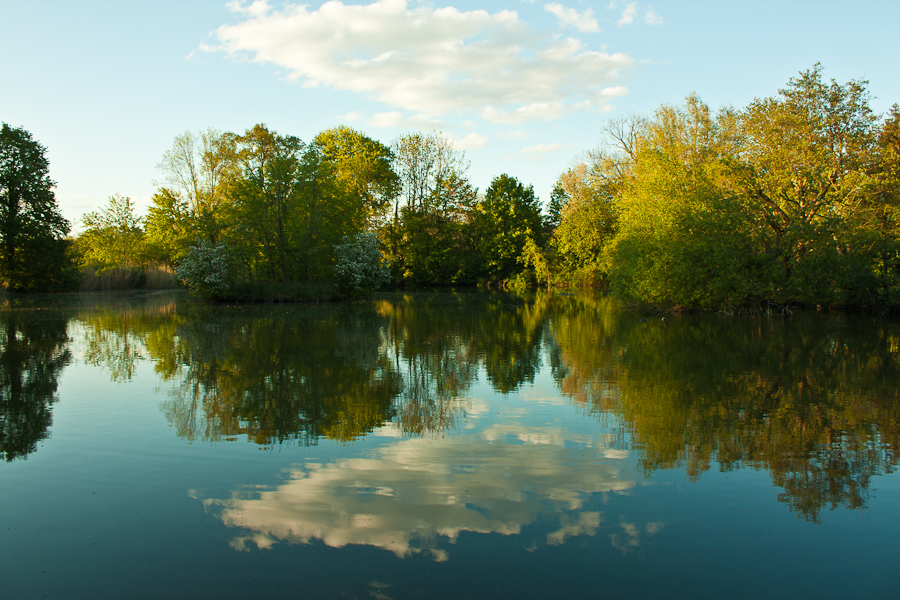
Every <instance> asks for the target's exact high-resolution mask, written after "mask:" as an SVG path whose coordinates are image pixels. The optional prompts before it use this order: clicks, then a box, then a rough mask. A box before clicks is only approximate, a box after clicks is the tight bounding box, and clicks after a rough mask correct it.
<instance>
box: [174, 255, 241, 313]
mask: <svg viewBox="0 0 900 600" xmlns="http://www.w3.org/2000/svg"><path fill="white" fill-rule="evenodd" d="M229 263H230V261H229V256H228V248H227V247H226V246H225V244H221V243H218V244H214V243H212V242H208V241H206V240H204V241H202V242H200V243H199V244H198V245H197V246H194V247H193V248H191V249H190V250H189V251H188V253H187V256H185V257H184V258H183V259H181V260H180V261H179V263H178V266H177V267H176V268H175V275H176V276H177V277H178V279H180V280H181V281H182V282H183V283H184V284H185V285H186V286H188V288H189V289H190V290H191V293H193V294H196V295H197V296H200V297H201V298H206V299H211V298H217V297H221V296H223V295H224V294H225V293H226V292H228V290H229V288H230V285H229V281H230V279H231V269H230V264H229Z"/></svg>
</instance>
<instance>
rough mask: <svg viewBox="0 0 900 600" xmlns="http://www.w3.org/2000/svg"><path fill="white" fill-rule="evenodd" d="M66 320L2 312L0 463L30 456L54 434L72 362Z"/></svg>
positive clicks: (7, 306) (6, 307)
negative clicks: (62, 384)
mask: <svg viewBox="0 0 900 600" xmlns="http://www.w3.org/2000/svg"><path fill="white" fill-rule="evenodd" d="M66 324H67V319H66V317H65V316H63V315H61V314H60V313H59V312H57V311H55V310H44V311H39V310H35V309H32V310H27V309H22V308H17V307H13V306H10V304H9V303H8V302H6V303H4V306H2V307H0V459H2V460H6V461H12V460H14V459H16V458H23V457H26V456H27V455H28V454H30V453H32V452H34V451H35V450H36V449H37V443H38V442H39V441H41V440H43V439H45V438H46V437H47V436H48V435H49V428H50V424H51V422H52V420H53V417H52V407H53V404H54V403H55V402H56V401H57V400H58V399H59V396H58V394H57V386H58V381H59V375H60V373H61V372H62V370H63V367H65V366H66V365H67V364H68V363H69V361H70V360H71V353H70V352H69V349H68V344H69V336H68V334H67V333H66Z"/></svg>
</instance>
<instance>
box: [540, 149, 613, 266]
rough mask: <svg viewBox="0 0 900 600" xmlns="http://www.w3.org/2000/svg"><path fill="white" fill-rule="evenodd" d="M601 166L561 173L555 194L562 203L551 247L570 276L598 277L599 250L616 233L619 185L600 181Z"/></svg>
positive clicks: (600, 252) (572, 169)
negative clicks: (561, 197) (553, 247)
mask: <svg viewBox="0 0 900 600" xmlns="http://www.w3.org/2000/svg"><path fill="white" fill-rule="evenodd" d="M601 169H602V163H601V164H598V163H593V164H592V165H591V166H590V167H589V166H588V165H587V164H585V163H580V164H578V165H576V166H575V167H573V168H571V169H569V170H568V171H567V172H566V173H564V174H563V175H562V176H561V177H560V178H559V181H558V182H557V187H558V189H559V190H560V191H559V192H557V193H558V194H561V195H562V196H563V197H564V198H565V199H566V204H565V206H564V207H563V209H562V217H561V220H560V222H559V224H558V226H557V227H556V230H555V235H554V245H555V246H556V249H557V250H558V252H559V254H560V258H561V260H562V261H563V262H564V263H565V267H566V269H567V270H568V271H569V272H570V273H571V274H573V275H576V274H577V275H579V276H582V277H587V278H589V279H597V278H599V277H601V276H602V270H603V269H602V266H601V257H602V253H603V248H604V247H605V246H606V245H607V244H608V243H609V241H610V240H611V239H612V236H613V235H615V233H616V230H617V229H618V213H617V210H616V200H617V196H618V195H619V194H620V193H621V183H620V182H618V181H617V182H615V183H610V182H609V181H607V180H606V178H604V177H603V175H604V173H603V171H602V170H601Z"/></svg>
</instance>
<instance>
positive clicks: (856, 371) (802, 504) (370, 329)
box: [0, 294, 900, 543]
mask: <svg viewBox="0 0 900 600" xmlns="http://www.w3.org/2000/svg"><path fill="white" fill-rule="evenodd" d="M92 302H93V301H89V300H86V299H83V298H82V299H79V300H77V301H76V302H74V303H73V305H72V306H69V307H68V308H67V310H68V312H65V311H61V310H54V311H38V310H30V311H29V310H24V309H20V308H21V307H20V308H16V309H15V310H13V309H12V308H9V307H7V308H8V309H7V310H5V311H3V312H0V319H2V324H0V326H2V332H0V336H2V337H0V342H2V343H0V349H2V359H0V368H2V396H0V398H2V407H0V410H2V415H3V420H2V443H3V455H2V456H3V458H4V459H6V460H11V459H13V458H15V457H18V456H23V455H25V454H27V453H28V452H31V451H34V448H35V447H36V443H37V441H38V440H40V439H42V437H43V436H46V432H47V429H48V427H49V424H50V406H51V405H52V404H53V402H55V400H56V387H57V378H58V376H59V373H60V371H61V370H62V369H63V368H64V367H65V365H66V364H68V363H69V362H70V358H71V353H70V351H69V350H68V348H69V347H70V346H72V347H75V348H77V352H76V354H77V356H79V357H81V358H82V359H83V360H84V361H85V362H86V363H88V364H91V365H96V366H102V367H103V368H105V369H106V370H107V372H108V373H109V375H110V378H111V379H113V380H116V381H128V380H130V379H131V378H132V377H133V376H134V373H135V369H136V368H137V366H138V365H139V364H141V363H142V362H144V361H152V364H153V367H154V369H155V371H156V373H157V374H158V375H159V377H160V379H161V380H162V381H164V382H167V385H166V386H163V388H164V389H165V390H166V391H165V392H164V393H165V394H166V395H165V396H164V399H163V400H162V401H161V409H162V412H163V414H164V415H165V418H166V419H167V420H168V421H169V423H171V424H172V426H173V427H174V430H175V432H176V433H177V435H179V436H181V437H182V438H184V439H186V440H189V441H220V440H234V439H249V440H251V441H253V442H255V443H258V444H260V445H264V446H268V445H274V444H280V443H286V442H292V443H299V444H315V443H317V442H318V440H320V439H322V438H330V439H334V440H338V441H341V442H346V443H350V442H352V441H353V440H357V439H360V438H361V437H363V436H366V435H368V434H370V433H371V432H373V431H383V430H384V428H385V427H387V426H390V427H393V428H395V431H396V432H397V433H398V435H400V436H401V437H403V438H412V439H401V440H399V441H398V447H401V446H402V447H412V446H415V445H416V444H417V443H419V442H418V441H417V439H418V438H422V439H426V440H431V441H435V440H438V439H443V438H442V437H441V436H444V435H445V434H453V433H454V432H459V431H462V430H463V429H464V428H465V427H466V426H469V424H470V423H469V419H467V411H470V410H471V409H472V403H473V402H474V401H476V400H477V402H480V403H482V404H485V403H488V404H489V403H494V402H503V398H504V397H505V396H506V395H510V394H513V393H516V392H521V391H523V390H527V389H528V387H529V386H530V385H531V384H532V383H534V382H536V381H537V380H538V378H539V376H540V375H541V374H542V373H544V376H545V377H547V376H549V377H552V380H553V381H554V382H555V384H556V386H557V388H558V390H559V396H558V399H560V401H562V402H569V403H570V404H571V405H572V406H574V407H575V409H576V411H575V412H576V413H581V414H582V415H583V416H584V418H585V419H586V422H588V423H593V426H594V427H597V428H602V429H604V430H605V431H615V432H617V433H616V434H615V435H616V440H617V441H616V442H615V444H613V445H610V446H609V447H610V448H613V449H615V450H616V451H631V452H632V453H633V455H634V457H635V460H636V461H637V464H638V465H639V467H640V469H641V470H642V471H643V472H644V474H646V475H650V474H652V473H653V472H655V471H658V470H661V469H683V470H684V471H685V472H686V473H687V474H688V476H689V477H690V478H693V479H697V478H699V477H701V476H702V474H703V473H704V472H705V471H706V470H708V469H710V468H712V467H713V466H715V467H717V468H718V469H720V470H725V471H727V470H732V469H739V468H752V469H757V470H763V471H765V472H767V473H768V474H769V476H770V477H771V479H772V481H773V483H774V484H775V485H777V486H778V487H779V488H780V492H779V493H778V496H777V498H778V500H779V501H781V502H784V503H785V504H786V505H787V506H788V507H789V508H790V509H791V510H794V511H796V512H797V513H798V514H799V515H800V516H802V517H803V518H806V519H809V520H811V521H817V520H819V519H820V518H821V517H822V511H823V510H824V509H827V508H837V507H843V508H857V507H861V506H864V505H865V503H866V502H867V500H868V495H869V492H868V490H869V486H870V481H871V478H872V477H874V476H878V475H881V474H885V473H890V472H892V471H893V470H894V469H895V468H896V465H897V462H898V452H900V398H898V394H900V329H898V326H897V323H895V322H891V321H884V320H877V319H871V318H865V317H860V316H853V315H850V316H835V315H803V314H798V315H797V316H796V317H794V318H793V319H787V320H782V319H760V318H757V319H743V318H719V317H716V316H691V317H687V318H683V319H670V320H669V323H668V324H667V325H663V324H662V323H661V322H659V321H658V320H655V319H649V320H642V319H641V317H640V315H636V314H633V313H630V312H626V311H620V310H617V309H616V306H615V304H614V303H613V302H612V301H611V300H610V299H608V298H593V299H591V298H584V297H575V296H561V295H555V296H554V295H542V296H538V297H536V298H527V299H525V298H518V297H514V296H505V295H487V296H484V295H477V294H469V295H466V294H461V295H455V294H434V295H421V296H418V295H416V296H399V295H398V296H385V297H382V298H381V299H379V300H376V301H373V302H368V303H360V304H354V305H333V306H328V305H319V306H275V307H272V306H269V307H209V306H203V305H198V304H195V303H192V302H189V301H186V300H185V299H184V297H180V298H178V297H172V296H166V295H158V296H154V297H152V298H149V299H148V298H143V299H137V300H134V299H132V300H122V301H117V302H115V303H109V302H106V301H104V302H100V301H97V302H95V303H92ZM13 308H15V307H13ZM63 315H69V316H68V317H67V316H63ZM67 319H71V320H70V322H69V325H68V331H69V334H67V325H66V321H67ZM479 379H481V380H482V384H484V383H487V384H488V385H489V387H490V389H491V390H493V394H490V393H488V394H487V396H485V397H479V398H474V399H473V391H472V390H473V389H475V388H476V385H475V384H476V383H478V382H479ZM478 389H479V390H484V389H485V388H484V386H482V387H480V388H478ZM483 393H485V392H483V391H479V392H478V394H483ZM563 410H566V411H569V412H568V413H567V414H571V411H572V409H571V408H565V409H563ZM529 418H530V417H529V416H528V415H527V414H526V415H522V418H521V423H520V426H521V427H522V428H523V429H527V428H529V427H533V426H534V425H533V423H531V422H530V421H529ZM441 443H442V444H444V446H441V447H446V450H447V451H448V452H453V451H454V448H456V446H453V444H454V443H461V442H458V441H457V442H451V441H442V442H441ZM403 445H405V446H403ZM477 447H478V448H482V447H481V446H477ZM500 449H501V446H498V445H494V446H493V451H495V452H497V451H500ZM485 451H486V450H485ZM516 452H524V451H523V450H516ZM379 460H382V459H379ZM531 460H543V459H540V458H538V457H537V455H534V456H532V457H531ZM332 467H334V466H332ZM322 468H323V469H324V468H326V467H325V466H323V467H322ZM329 468H330V467H329ZM334 468H336V467H334ZM341 468H345V467H341ZM296 479H297V480H298V481H302V482H305V483H303V485H305V486H309V485H311V484H310V483H309V481H314V480H315V477H313V476H312V474H305V475H302V476H298V477H297V478H296ZM594 487H596V485H594ZM304 489H306V488H304ZM392 489H393V488H392ZM273 493H274V492H273ZM426 505H428V503H427V502H426ZM304 510H305V509H304ZM579 518H581V517H579ZM585 518H587V517H585ZM578 522H581V521H578ZM584 522H585V523H588V522H590V520H589V519H588V521H584ZM473 526H474V525H473ZM623 531H624V530H623ZM426 533H427V532H420V533H416V534H415V536H412V537H410V538H409V540H407V541H408V542H409V541H410V540H412V539H413V538H415V539H419V538H422V539H424V538H427V535H426ZM429 535H430V534H429ZM441 535H442V534H441ZM623 535H625V534H624V533H623ZM276 537H277V536H276ZM622 539H623V540H625V539H627V536H626V537H624V538H622ZM410 543H411V542H410ZM623 543H624V542H623Z"/></svg>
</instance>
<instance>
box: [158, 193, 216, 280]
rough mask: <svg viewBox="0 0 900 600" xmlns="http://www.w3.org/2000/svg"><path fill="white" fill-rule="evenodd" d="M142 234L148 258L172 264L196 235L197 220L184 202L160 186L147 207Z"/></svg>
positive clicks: (184, 251) (182, 254)
mask: <svg viewBox="0 0 900 600" xmlns="http://www.w3.org/2000/svg"><path fill="white" fill-rule="evenodd" d="M144 233H145V234H146V237H145V251H146V255H147V258H148V259H149V260H151V261H153V262H157V263H166V264H170V265H171V264H174V263H175V262H177V261H178V260H180V259H181V258H183V257H184V255H185V254H186V253H187V251H188V250H189V249H190V247H191V244H193V243H194V241H195V240H196V238H197V237H198V231H197V221H196V219H194V216H193V214H192V213H191V211H190V208H189V206H188V203H187V201H185V200H184V199H183V198H182V197H181V196H179V195H177V194H175V193H174V192H172V190H170V189H169V188H160V189H159V191H157V192H156V193H155V194H154V195H153V204H152V205H151V206H150V208H148V209H147V216H146V218H145V219H144ZM207 239H208V238H207Z"/></svg>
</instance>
